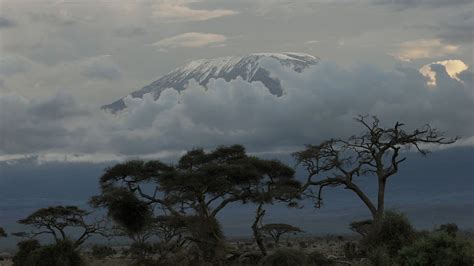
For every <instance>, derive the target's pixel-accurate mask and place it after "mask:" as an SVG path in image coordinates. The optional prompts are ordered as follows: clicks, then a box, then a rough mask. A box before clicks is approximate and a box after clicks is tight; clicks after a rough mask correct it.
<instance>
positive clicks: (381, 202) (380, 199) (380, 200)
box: [374, 179, 387, 222]
mask: <svg viewBox="0 0 474 266" xmlns="http://www.w3.org/2000/svg"><path fill="white" fill-rule="evenodd" d="M386 184H387V181H386V180H383V179H381V180H380V181H379V189H378V194H377V213H376V215H375V217H374V218H375V219H374V222H377V221H380V220H381V219H382V216H383V213H384V208H385V185H386Z"/></svg>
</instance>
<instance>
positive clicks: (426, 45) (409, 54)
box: [392, 39, 459, 61]
mask: <svg viewBox="0 0 474 266" xmlns="http://www.w3.org/2000/svg"><path fill="white" fill-rule="evenodd" d="M458 50H459V46H456V45H452V44H445V43H443V42H441V40H439V39H418V40H414V41H407V42H403V43H401V44H400V45H399V48H398V50H397V51H395V52H393V53H392V55H393V56H395V57H396V58H398V59H400V60H402V61H411V60H415V59H424V58H436V57H442V56H446V55H450V54H453V53H456V52H457V51H458Z"/></svg>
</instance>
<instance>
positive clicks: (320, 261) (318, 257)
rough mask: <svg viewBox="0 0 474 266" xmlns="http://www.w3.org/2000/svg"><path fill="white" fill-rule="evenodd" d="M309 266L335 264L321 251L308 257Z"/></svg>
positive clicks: (314, 252) (307, 263)
mask: <svg viewBox="0 0 474 266" xmlns="http://www.w3.org/2000/svg"><path fill="white" fill-rule="evenodd" d="M305 265H308V266H330V265H334V263H333V262H332V261H331V260H329V259H328V258H327V257H326V256H325V255H324V254H322V253H321V252H319V251H313V252H311V253H309V254H308V255H307V256H306V264H305Z"/></svg>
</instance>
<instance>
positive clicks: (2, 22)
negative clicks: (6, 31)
mask: <svg viewBox="0 0 474 266" xmlns="http://www.w3.org/2000/svg"><path fill="white" fill-rule="evenodd" d="M15 26H16V23H15V22H14V21H13V20H11V19H8V18H4V17H0V29H1V28H11V27H15Z"/></svg>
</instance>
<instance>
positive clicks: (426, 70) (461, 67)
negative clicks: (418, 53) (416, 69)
mask: <svg viewBox="0 0 474 266" xmlns="http://www.w3.org/2000/svg"><path fill="white" fill-rule="evenodd" d="M434 65H442V66H444V68H445V69H446V72H447V73H448V75H449V76H450V77H451V78H453V79H455V80H457V81H461V79H460V78H459V76H458V75H459V73H462V72H464V71H465V70H467V69H468V66H467V65H466V64H465V63H464V62H463V61H461V60H444V61H437V62H433V63H430V64H426V65H424V66H422V67H421V68H420V73H421V74H422V75H423V76H425V77H427V78H428V83H427V84H428V85H429V86H436V72H435V71H434V70H433V69H432V68H433V66H434Z"/></svg>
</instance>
